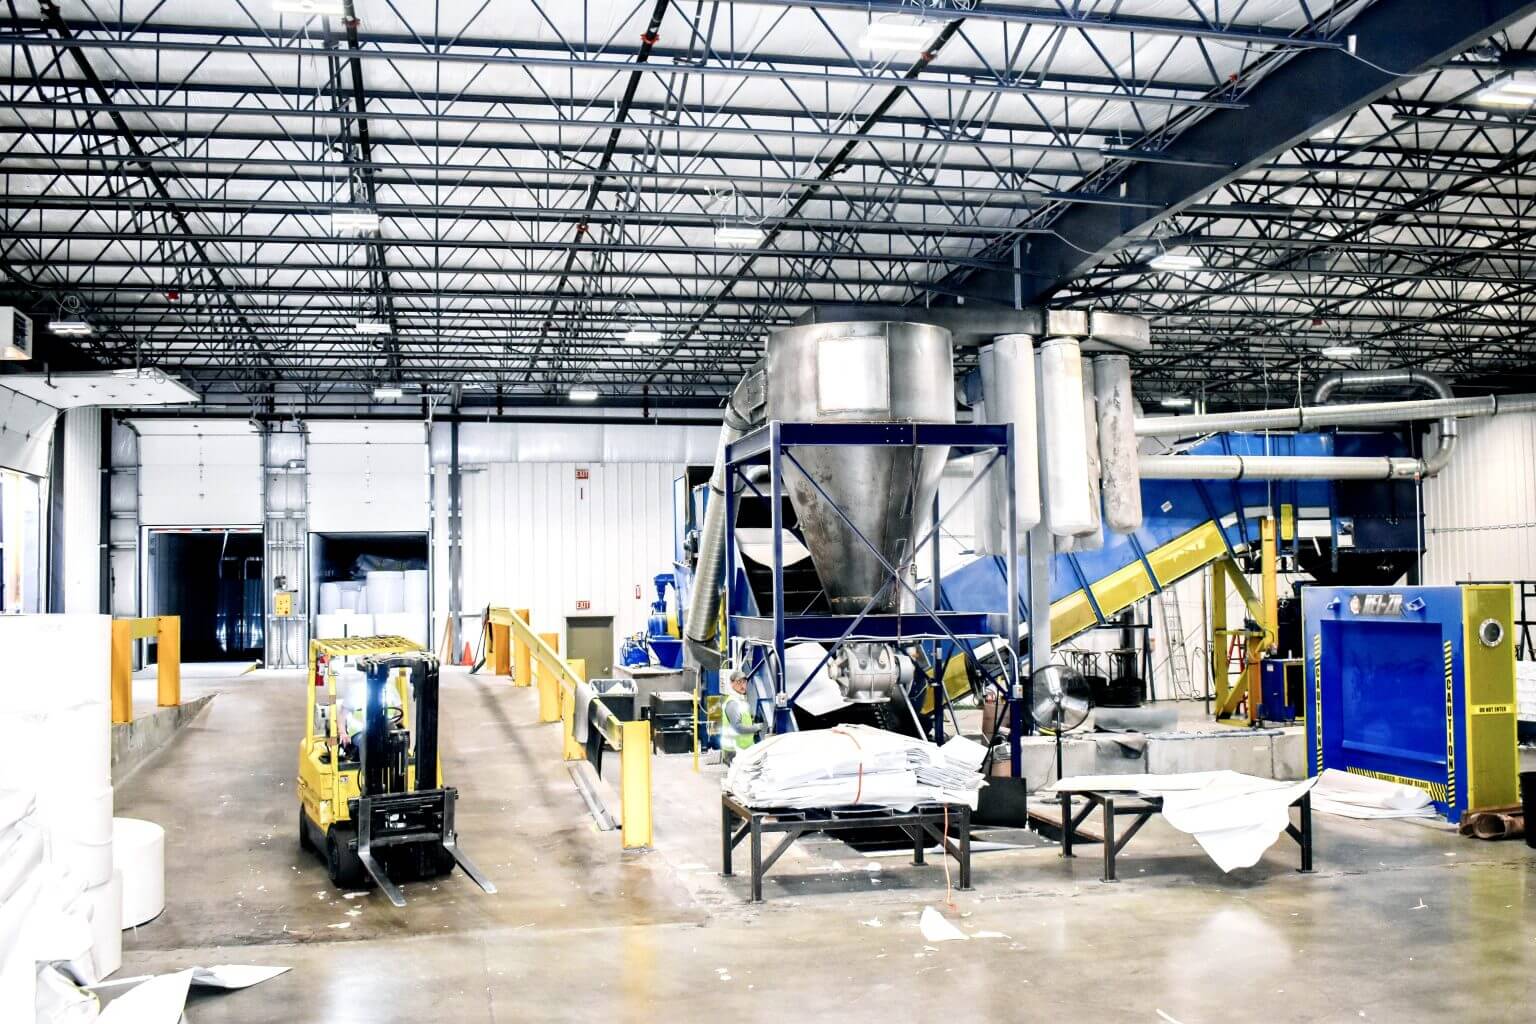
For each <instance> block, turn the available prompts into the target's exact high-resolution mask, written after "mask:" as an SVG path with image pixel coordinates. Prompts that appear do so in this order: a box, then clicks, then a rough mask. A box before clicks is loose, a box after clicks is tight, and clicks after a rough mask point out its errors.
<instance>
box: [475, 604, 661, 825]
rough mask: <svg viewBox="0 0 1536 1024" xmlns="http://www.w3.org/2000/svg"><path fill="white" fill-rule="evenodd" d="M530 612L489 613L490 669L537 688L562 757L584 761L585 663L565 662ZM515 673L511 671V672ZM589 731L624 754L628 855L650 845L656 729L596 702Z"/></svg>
mask: <svg viewBox="0 0 1536 1024" xmlns="http://www.w3.org/2000/svg"><path fill="white" fill-rule="evenodd" d="M529 618H530V616H529V613H528V610H527V609H524V608H519V609H517V610H515V611H514V610H512V609H509V608H496V607H492V608H490V609H488V610H487V613H486V623H487V624H488V630H489V635H488V637H487V641H488V642H487V648H486V658H485V660H486V663H487V664H488V665H490V666H491V667H492V669H493V670H494V671H495V672H496V674H497V675H508V676H510V677H511V679H512V681H513V683H514V684H515V685H518V686H528V685H531V684H536V685H537V687H538V693H539V721H540V722H543V723H553V722H559V723H560V738H561V754H562V756H563V757H564V759H565V760H566V761H585V760H586V759H587V752H586V749H585V748H584V747H583V746H582V745H581V744H580V743H577V742H576V738H575V725H576V689H577V687H578V686H582V685H584V684H585V683H586V663H585V662H584V661H583V660H582V659H580V658H574V659H566V658H562V657H561V656H560V636H559V634H558V633H536V632H534V630H533V627H532V626H531V625H529ZM509 670H510V671H509ZM589 715H590V717H589V720H588V721H589V724H590V727H591V728H593V729H596V730H597V731H598V732H599V733H600V734H601V735H602V737H603V741H604V742H605V743H606V744H607V745H608V746H609V747H610V748H611V749H612V750H614V751H617V752H618V754H619V801H620V813H621V818H620V825H619V828H620V834H621V838H622V843H623V847H624V849H626V850H638V849H646V848H648V847H649V846H650V845H651V841H652V828H651V723H649V722H626V721H624V720H623V719H621V718H619V717H618V716H617V715H615V714H614V713H613V712H612V711H610V710H608V708H607V707H606V706H604V705H603V704H602V703H600V702H598V701H593V702H592V704H591V708H590V712H589Z"/></svg>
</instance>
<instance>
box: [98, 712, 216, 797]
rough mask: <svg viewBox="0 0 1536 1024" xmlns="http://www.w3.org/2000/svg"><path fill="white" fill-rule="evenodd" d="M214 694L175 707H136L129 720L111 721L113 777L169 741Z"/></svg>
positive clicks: (120, 778) (124, 774)
mask: <svg viewBox="0 0 1536 1024" xmlns="http://www.w3.org/2000/svg"><path fill="white" fill-rule="evenodd" d="M213 697H214V695H213V694H211V693H209V694H204V695H203V696H201V697H195V698H193V699H192V700H189V701H187V702H185V703H183V704H181V705H180V706H178V707H174V708H158V707H157V708H153V709H151V710H148V711H144V710H139V711H138V713H137V714H136V715H135V716H134V719H133V721H131V722H116V723H113V725H112V778H113V780H114V781H115V782H119V783H120V782H122V781H123V780H124V779H126V778H127V777H128V775H129V773H131V772H132V771H133V770H134V769H135V768H137V767H138V766H139V765H140V764H142V763H143V762H144V760H145V759H146V758H148V757H149V756H150V755H152V754H154V753H155V752H156V751H158V750H160V749H161V748H163V747H164V746H165V745H166V744H167V743H170V742H171V739H172V738H173V737H174V736H175V735H176V732H177V730H179V729H182V728H184V727H185V726H186V725H187V723H189V722H191V721H192V720H193V719H194V718H196V717H197V716H198V715H199V714H201V713H202V710H203V708H205V707H207V706H208V702H209V701H211V700H213Z"/></svg>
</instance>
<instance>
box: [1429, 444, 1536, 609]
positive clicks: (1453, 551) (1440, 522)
mask: <svg viewBox="0 0 1536 1024" xmlns="http://www.w3.org/2000/svg"><path fill="white" fill-rule="evenodd" d="M1424 530H1425V537H1424V542H1425V548H1426V551H1425V555H1424V571H1423V579H1424V582H1425V583H1427V584H1451V583H1457V582H1461V581H1464V580H1522V579H1524V580H1531V579H1536V415H1529V414H1525V415H1508V416H1495V417H1492V418H1489V419H1472V420H1462V421H1461V442H1460V447H1459V449H1458V450H1457V452H1456V457H1455V458H1454V459H1452V460H1451V464H1450V465H1449V466H1448V467H1446V469H1445V471H1444V472H1442V473H1441V474H1440V475H1439V476H1437V477H1435V478H1433V479H1430V480H1426V481H1425V482H1424Z"/></svg>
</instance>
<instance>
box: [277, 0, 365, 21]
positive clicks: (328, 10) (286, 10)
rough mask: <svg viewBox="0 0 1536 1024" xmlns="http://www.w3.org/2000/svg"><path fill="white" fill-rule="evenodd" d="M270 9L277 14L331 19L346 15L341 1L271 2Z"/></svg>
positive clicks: (301, 0) (296, 0)
mask: <svg viewBox="0 0 1536 1024" xmlns="http://www.w3.org/2000/svg"><path fill="white" fill-rule="evenodd" d="M272 9H273V10H274V11H276V12H277V13H278V14H328V15H330V16H331V17H333V18H340V17H344V16H345V15H346V13H347V5H346V4H345V3H344V2H343V0H272Z"/></svg>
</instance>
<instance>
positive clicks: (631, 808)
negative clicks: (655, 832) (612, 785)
mask: <svg viewBox="0 0 1536 1024" xmlns="http://www.w3.org/2000/svg"><path fill="white" fill-rule="evenodd" d="M619 736H620V738H621V739H622V741H623V742H622V743H621V744H620V746H619V805H620V808H621V810H622V812H623V815H624V817H623V820H622V822H621V823H620V835H621V838H622V842H623V846H624V849H626V850H643V849H646V848H648V847H649V846H650V845H651V723H650V722H624V723H623V724H622V725H621V726H620V728H619Z"/></svg>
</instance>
